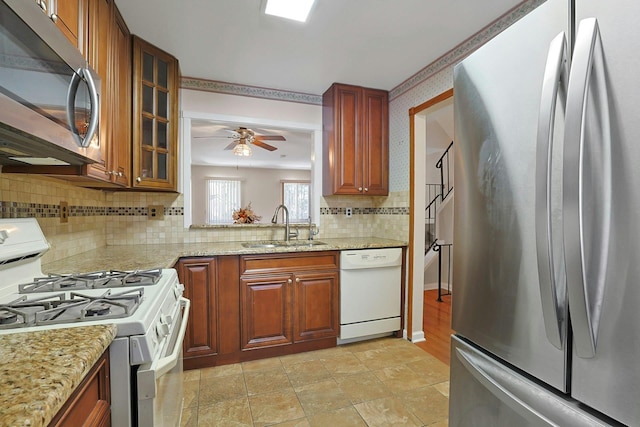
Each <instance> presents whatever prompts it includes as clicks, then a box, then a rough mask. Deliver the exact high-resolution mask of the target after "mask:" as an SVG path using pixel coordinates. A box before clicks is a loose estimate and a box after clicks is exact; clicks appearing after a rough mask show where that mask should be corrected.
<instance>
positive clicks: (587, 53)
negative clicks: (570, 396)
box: [562, 18, 611, 358]
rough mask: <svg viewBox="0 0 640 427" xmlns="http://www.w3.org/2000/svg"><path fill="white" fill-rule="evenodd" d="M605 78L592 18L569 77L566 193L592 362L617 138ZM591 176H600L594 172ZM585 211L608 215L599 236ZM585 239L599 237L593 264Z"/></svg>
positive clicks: (576, 311)
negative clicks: (593, 199)
mask: <svg viewBox="0 0 640 427" xmlns="http://www.w3.org/2000/svg"><path fill="white" fill-rule="evenodd" d="M604 74H605V70H604V53H603V49H602V41H601V39H600V32H599V30H598V22H597V20H596V19H595V18H587V19H584V20H582V21H580V26H579V28H578V32H577V35H576V43H575V49H574V54H573V59H572V65H571V72H570V76H569V88H568V92H567V112H566V121H565V138H564V153H563V158H564V169H563V189H562V192H563V223H564V224H563V230H564V248H565V260H566V269H567V291H568V296H569V312H570V314H571V325H572V329H573V337H574V343H575V351H576V354H577V356H578V357H581V358H591V357H594V356H595V353H596V343H597V332H598V324H599V321H600V310H601V307H602V302H603V298H604V286H605V274H604V273H605V272H606V263H607V258H608V253H607V251H608V245H609V233H610V224H611V221H610V219H611V218H610V216H611V214H610V206H611V137H610V136H611V132H610V124H609V110H608V94H607V84H606V80H605V75H604ZM594 104H597V105H599V108H600V109H601V111H600V113H601V114H600V115H599V116H598V119H597V121H598V123H597V126H599V131H601V132H602V135H601V136H602V147H603V151H602V153H600V155H601V157H602V158H601V159H600V163H601V164H600V165H598V166H599V167H600V168H601V169H602V170H601V176H599V177H598V178H600V181H599V186H600V188H602V189H603V192H602V194H603V199H602V200H601V201H600V203H599V205H598V206H585V205H584V204H585V203H584V200H585V197H586V196H587V194H586V193H585V188H584V187H585V184H586V183H585V172H586V169H585V159H586V156H587V154H586V150H587V148H589V147H588V146H587V145H586V144H585V139H587V138H588V137H589V136H590V133H589V132H590V131H592V129H591V128H587V124H586V122H587V121H586V116H587V110H588V108H593V105H594ZM599 136H600V135H599ZM593 141H595V139H594V140H592V143H593ZM588 172H589V173H595V172H594V171H592V170H589V171H588ZM585 209H589V210H592V209H601V210H602V212H601V213H600V215H601V220H600V223H599V224H597V227H594V229H593V230H592V229H590V227H588V226H587V225H586V224H585ZM585 233H598V236H597V239H595V240H596V241H597V242H598V245H597V249H598V251H597V253H595V256H593V257H592V259H587V255H588V254H587V248H586V246H585V236H586V234H585ZM587 268H589V274H587V271H586V269H587Z"/></svg>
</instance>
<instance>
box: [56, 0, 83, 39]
mask: <svg viewBox="0 0 640 427" xmlns="http://www.w3.org/2000/svg"><path fill="white" fill-rule="evenodd" d="M49 11H50V12H49V13H50V14H49V16H50V17H51V20H52V21H53V22H54V23H55V24H56V27H58V29H60V31H62V34H64V35H65V37H67V38H68V39H69V41H70V42H71V44H73V45H74V46H75V47H77V48H78V49H80V48H81V46H80V43H79V40H80V37H79V36H80V12H81V8H80V0H50V1H49Z"/></svg>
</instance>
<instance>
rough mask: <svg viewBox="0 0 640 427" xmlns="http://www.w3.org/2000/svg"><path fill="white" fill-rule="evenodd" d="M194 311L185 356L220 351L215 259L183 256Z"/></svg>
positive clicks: (182, 267)
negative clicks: (185, 257)
mask: <svg viewBox="0 0 640 427" xmlns="http://www.w3.org/2000/svg"><path fill="white" fill-rule="evenodd" d="M178 274H179V276H180V281H181V282H182V283H183V284H184V288H185V289H184V295H185V297H186V298H188V299H189V300H190V301H191V313H190V315H189V324H188V325H187V333H186V335H185V340H184V358H185V359H188V358H190V357H196V356H204V355H212V354H216V353H218V303H217V301H218V293H217V292H218V288H217V262H216V259H215V258H193V259H188V258H187V259H183V260H180V262H179V263H178Z"/></svg>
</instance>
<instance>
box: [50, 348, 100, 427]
mask: <svg viewBox="0 0 640 427" xmlns="http://www.w3.org/2000/svg"><path fill="white" fill-rule="evenodd" d="M80 425H85V426H108V425H111V390H110V384H109V350H108V349H107V350H106V351H105V352H104V353H103V354H102V356H100V358H99V359H98V361H97V362H96V363H95V365H93V367H92V368H91V370H90V371H89V373H88V374H87V375H86V376H85V377H84V379H83V380H82V382H81V383H80V384H79V385H78V387H77V388H76V390H75V391H74V392H73V394H72V395H71V397H70V398H69V399H68V400H67V402H66V403H65V404H64V406H63V407H62V408H61V409H60V411H58V413H57V414H56V416H55V417H54V418H53V420H51V422H50V423H49V426H55V427H67V426H69V427H75V426H80Z"/></svg>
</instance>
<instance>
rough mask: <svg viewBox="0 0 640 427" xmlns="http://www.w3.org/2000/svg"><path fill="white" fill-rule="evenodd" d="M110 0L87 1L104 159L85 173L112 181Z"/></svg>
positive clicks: (90, 48)
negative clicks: (97, 80) (97, 79)
mask: <svg viewBox="0 0 640 427" xmlns="http://www.w3.org/2000/svg"><path fill="white" fill-rule="evenodd" d="M112 13H113V2H112V0H89V3H88V32H89V34H88V60H89V65H91V67H92V68H93V69H94V70H95V71H96V72H97V73H98V75H99V76H100V79H101V88H100V125H99V128H98V136H99V138H100V139H99V141H100V151H101V153H102V159H103V161H102V162H101V163H94V164H91V165H89V166H88V168H87V175H89V176H91V177H93V178H97V179H99V180H102V181H111V174H110V173H109V169H108V164H107V163H108V161H109V143H110V138H111V132H110V130H111V126H110V125H109V123H110V119H111V103H110V102H111V96H110V95H111V94H110V87H111V72H110V69H109V68H110V67H109V65H110V62H111V61H110V58H109V49H110V45H111V23H112Z"/></svg>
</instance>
